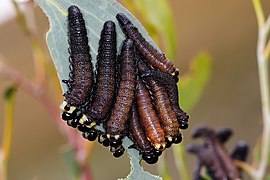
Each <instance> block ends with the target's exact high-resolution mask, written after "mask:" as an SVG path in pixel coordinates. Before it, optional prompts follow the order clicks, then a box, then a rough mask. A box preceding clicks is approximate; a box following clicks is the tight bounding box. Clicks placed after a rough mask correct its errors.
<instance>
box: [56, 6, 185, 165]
mask: <svg viewBox="0 0 270 180" xmlns="http://www.w3.org/2000/svg"><path fill="white" fill-rule="evenodd" d="M116 18H117V20H118V22H119V24H120V26H121V28H122V30H123V32H124V34H125V35H126V39H125V40H124V41H123V42H122V47H121V51H120V53H119V54H117V42H116V29H115V24H114V22H112V21H107V22H105V23H104V26H103V30H102V31H101V36H100V41H99V49H98V55H97V64H96V72H95V73H94V72H93V65H92V62H91V55H90V48H89V46H88V37H87V30H86V27H85V22H84V19H83V16H82V13H81V12H80V9H79V8H78V7H76V6H70V7H69V8H68V37H69V53H70V57H69V61H70V74H69V79H68V80H63V82H64V83H66V84H67V86H68V91H67V92H65V94H64V101H63V102H62V104H61V106H60V109H61V111H62V119H63V120H65V121H66V122H67V124H68V125H70V126H72V127H74V128H77V129H78V130H79V131H81V132H82V135H83V137H84V138H86V139H88V140H90V141H94V140H95V139H96V138H97V137H98V141H99V142H100V143H102V144H103V145H104V146H109V147H110V151H111V152H112V154H113V156H114V157H120V156H121V155H122V154H123V153H124V148H123V146H122V139H123V137H125V136H128V137H129V138H130V139H131V140H132V141H133V142H134V144H133V145H132V146H131V147H130V148H136V149H138V150H139V152H140V153H141V155H142V158H143V160H145V161H146V162H147V163H149V164H153V163H156V162H157V161H158V157H159V156H160V155H161V154H162V151H164V150H165V149H166V148H169V147H170V146H171V145H172V144H173V143H175V144H177V143H180V142H181V141H182V135H181V132H180V129H186V128H188V118H189V116H188V115H187V114H186V113H185V112H184V111H183V110H182V109H181V108H180V107H179V104H178V89H177V85H176V83H177V82H178V75H179V73H178V70H177V69H176V68H175V67H174V65H173V63H172V62H171V61H169V60H168V59H167V58H166V57H165V55H164V54H162V53H159V52H158V51H157V50H156V49H154V48H153V47H152V46H151V45H150V44H149V43H148V42H147V41H146V40H145V39H144V38H143V36H142V35H141V34H140V33H139V31H138V29H137V28H136V27H134V25H133V24H132V23H131V22H130V20H129V19H128V18H127V17H126V16H125V15H124V14H121V13H119V14H117V15H116ZM96 125H101V126H103V127H104V129H105V132H101V131H99V130H97V129H96V128H95V126H96Z"/></svg>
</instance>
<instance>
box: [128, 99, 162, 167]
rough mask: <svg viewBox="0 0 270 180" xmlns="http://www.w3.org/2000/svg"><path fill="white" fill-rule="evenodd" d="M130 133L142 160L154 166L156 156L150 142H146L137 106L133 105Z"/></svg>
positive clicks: (156, 159)
mask: <svg viewBox="0 0 270 180" xmlns="http://www.w3.org/2000/svg"><path fill="white" fill-rule="evenodd" d="M129 125H130V131H131V132H130V133H131V137H132V139H133V142H134V143H135V147H136V148H137V149H138V150H139V151H140V153H141V154H142V158H143V160H144V161H145V162H147V163H148V164H154V163H156V162H157V161H158V155H157V154H156V153H155V151H154V149H153V147H152V146H151V144H150V142H149V141H148V140H147V137H146V135H145V132H144V131H143V129H142V127H141V124H140V120H139V116H138V111H137V105H136V104H135V103H133V105H132V107H131V111H130V122H129Z"/></svg>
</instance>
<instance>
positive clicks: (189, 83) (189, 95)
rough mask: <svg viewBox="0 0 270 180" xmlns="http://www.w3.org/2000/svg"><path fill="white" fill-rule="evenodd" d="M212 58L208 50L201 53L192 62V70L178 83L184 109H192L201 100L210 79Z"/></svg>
mask: <svg viewBox="0 0 270 180" xmlns="http://www.w3.org/2000/svg"><path fill="white" fill-rule="evenodd" d="M211 72H212V58H211V56H210V55H209V54H208V53H206V52H201V53H199V54H198V55H197V56H196V57H195V58H194V59H193V60H192V61H191V64H190V70H189V72H188V73H187V74H185V75H184V76H183V77H182V78H181V79H180V83H179V84H178V88H179V93H180V95H179V97H180V104H181V106H182V107H183V109H184V110H186V111H190V110H191V109H192V108H193V107H194V105H195V104H196V103H197V102H198V101H199V99H200V97H201V96H202V94H203V91H204V89H205V87H206V85H207V83H208V81H209V80H210V77H211Z"/></svg>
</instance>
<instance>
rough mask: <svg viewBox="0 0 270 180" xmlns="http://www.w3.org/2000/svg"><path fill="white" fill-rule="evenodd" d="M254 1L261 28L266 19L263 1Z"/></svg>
mask: <svg viewBox="0 0 270 180" xmlns="http://www.w3.org/2000/svg"><path fill="white" fill-rule="evenodd" d="M252 3H253V7H254V9H255V13H256V17H257V20H258V26H259V28H260V27H262V26H263V24H264V21H265V18H264V14H263V9H262V5H261V1H260V0H252Z"/></svg>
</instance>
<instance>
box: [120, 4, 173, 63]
mask: <svg viewBox="0 0 270 180" xmlns="http://www.w3.org/2000/svg"><path fill="white" fill-rule="evenodd" d="M123 3H124V4H125V5H127V7H129V8H130V9H131V11H132V12H134V13H135V14H138V15H139V16H141V17H143V18H142V20H143V24H144V25H145V26H146V29H147V30H148V31H149V32H150V34H151V36H153V38H154V39H155V40H156V42H157V40H158V38H161V41H162V42H163V43H162V44H163V45H164V48H165V52H166V56H167V57H168V58H169V59H171V60H172V61H173V59H174V58H175V54H176V38H175V36H176V35H175V26H174V24H175V23H174V22H173V15H172V10H171V8H170V4H169V1H168V0H158V1H157V0H131V1H123ZM160 36H161V37H160Z"/></svg>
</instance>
